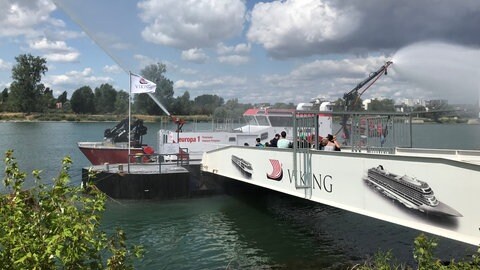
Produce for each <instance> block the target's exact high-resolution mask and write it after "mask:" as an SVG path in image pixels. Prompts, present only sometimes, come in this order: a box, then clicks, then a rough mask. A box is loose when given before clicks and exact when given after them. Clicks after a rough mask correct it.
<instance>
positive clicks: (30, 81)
mask: <svg viewBox="0 0 480 270" xmlns="http://www.w3.org/2000/svg"><path fill="white" fill-rule="evenodd" d="M15 60H16V64H15V65H14V66H13V68H12V79H13V80H12V83H11V84H10V87H9V88H5V89H4V90H3V91H2V94H1V98H0V111H2V112H23V113H27V114H29V113H45V112H62V113H76V114H117V115H119V114H127V113H128V100H129V95H128V92H126V91H124V90H121V89H115V88H114V87H113V86H112V85H110V84H108V83H105V84H102V85H100V86H98V87H95V88H94V89H92V88H91V87H90V86H87V85H86V86H82V87H80V88H78V89H75V90H74V91H73V92H72V95H71V97H70V99H68V96H67V91H63V93H62V94H60V95H59V96H58V97H54V95H53V89H50V88H49V87H45V85H44V84H43V83H42V76H44V75H45V74H46V72H48V67H47V61H46V59H45V58H42V57H38V56H32V55H31V54H21V55H19V56H17V57H15ZM166 71H167V70H166V66H165V65H164V64H162V63H157V64H151V65H149V66H146V67H145V68H144V69H142V70H141V72H140V74H141V75H142V76H143V77H144V78H146V79H148V80H150V81H152V82H154V83H156V85H157V88H156V90H155V95H156V97H157V98H158V99H159V100H160V102H162V104H163V105H164V106H165V107H166V108H167V110H168V111H169V112H170V113H171V114H173V115H209V116H213V117H214V118H239V117H241V115H242V114H243V112H244V111H245V110H246V109H247V108H251V107H253V106H254V105H255V104H243V103H239V102H238V99H230V100H227V101H226V102H225V100H224V99H223V98H222V97H220V96H217V95H211V94H205V95H200V96H197V97H195V98H194V99H193V100H192V99H191V98H190V93H189V92H188V91H185V92H184V93H183V95H180V96H177V97H174V90H173V82H172V81H171V80H169V79H168V78H167V77H165V73H166ZM357 103H358V104H359V105H358V106H356V107H358V108H355V109H356V110H362V108H361V100H359V101H358V102H357ZM334 104H335V105H334V111H343V110H344V101H343V100H342V99H338V100H337V101H336V102H334ZM393 104H394V103H393V100H391V99H388V100H384V101H378V100H374V101H372V104H371V106H369V110H372V111H393V110H394V106H393ZM262 105H264V106H270V107H273V108H295V105H294V104H293V103H281V102H279V103H275V104H270V103H265V104H262ZM132 112H133V113H136V114H148V115H162V114H164V112H163V111H162V110H161V109H160V108H159V107H158V105H157V104H156V103H155V102H154V101H153V100H152V99H151V98H150V97H149V96H148V95H147V94H136V95H135V96H134V99H133V103H132Z"/></svg>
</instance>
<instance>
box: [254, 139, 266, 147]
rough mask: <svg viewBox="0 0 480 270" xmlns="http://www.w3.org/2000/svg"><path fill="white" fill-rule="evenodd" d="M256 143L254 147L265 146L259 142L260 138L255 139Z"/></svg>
mask: <svg viewBox="0 0 480 270" xmlns="http://www.w3.org/2000/svg"><path fill="white" fill-rule="evenodd" d="M256 142H257V143H256V144H255V146H256V147H265V145H263V144H262V143H261V142H260V138H257V139H256Z"/></svg>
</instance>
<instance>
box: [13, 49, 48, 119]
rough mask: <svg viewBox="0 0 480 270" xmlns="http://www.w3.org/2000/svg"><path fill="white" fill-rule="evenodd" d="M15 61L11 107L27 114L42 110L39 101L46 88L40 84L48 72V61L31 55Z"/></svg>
mask: <svg viewBox="0 0 480 270" xmlns="http://www.w3.org/2000/svg"><path fill="white" fill-rule="evenodd" d="M15 60H16V61H17V64H16V65H14V66H13V68H12V79H13V81H12V84H11V85H10V96H11V98H10V100H9V102H10V104H11V106H12V107H13V108H16V109H17V110H18V111H21V112H26V113H30V112H33V111H38V110H41V109H42V108H41V105H43V104H42V102H39V101H40V98H41V95H42V92H43V90H44V89H45V86H44V85H43V84H42V83H40V82H41V80H42V75H45V72H47V71H48V68H47V65H46V64H47V60H45V58H41V57H35V56H32V55H31V54H21V55H19V56H17V57H15Z"/></svg>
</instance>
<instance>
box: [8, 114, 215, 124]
mask: <svg viewBox="0 0 480 270" xmlns="http://www.w3.org/2000/svg"><path fill="white" fill-rule="evenodd" d="M132 116H133V117H136V118H139V119H142V120H143V121H145V122H168V121H170V119H169V117H168V116H166V115H142V114H133V115H132ZM126 117H127V116H126V115H115V114H74V113H30V114H26V113H10V112H9V113H6V112H2V113H0V121H2V122H9V121H11V122H56V121H59V122H60V121H66V122H119V121H121V120H123V119H125V118H126ZM175 117H179V118H181V119H184V120H186V121H197V122H202V121H210V120H211V117H210V116H208V115H187V116H175Z"/></svg>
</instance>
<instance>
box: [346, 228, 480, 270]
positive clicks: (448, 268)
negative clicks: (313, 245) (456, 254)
mask: <svg viewBox="0 0 480 270" xmlns="http://www.w3.org/2000/svg"><path fill="white" fill-rule="evenodd" d="M414 244H415V246H414V250H413V258H414V259H415V261H416V262H417V268H416V269H419V270H464V269H465V270H467V269H480V249H479V250H478V252H477V253H476V254H474V255H472V257H471V259H469V260H465V261H458V262H457V261H455V260H451V261H447V262H445V261H442V260H440V259H439V258H436V257H435V256H434V254H433V251H434V250H435V248H436V247H437V241H436V240H435V239H432V238H428V237H427V236H425V235H424V234H421V235H419V236H417V237H416V238H415V242H414ZM353 269H355V270H370V269H375V270H393V269H412V268H411V267H409V266H406V265H403V264H399V263H398V262H397V260H395V259H394V258H393V255H392V253H391V252H390V251H388V252H378V253H377V254H375V256H374V257H373V259H372V260H370V261H368V262H365V263H364V264H363V265H357V266H355V267H353V268H352V270H353Z"/></svg>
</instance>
